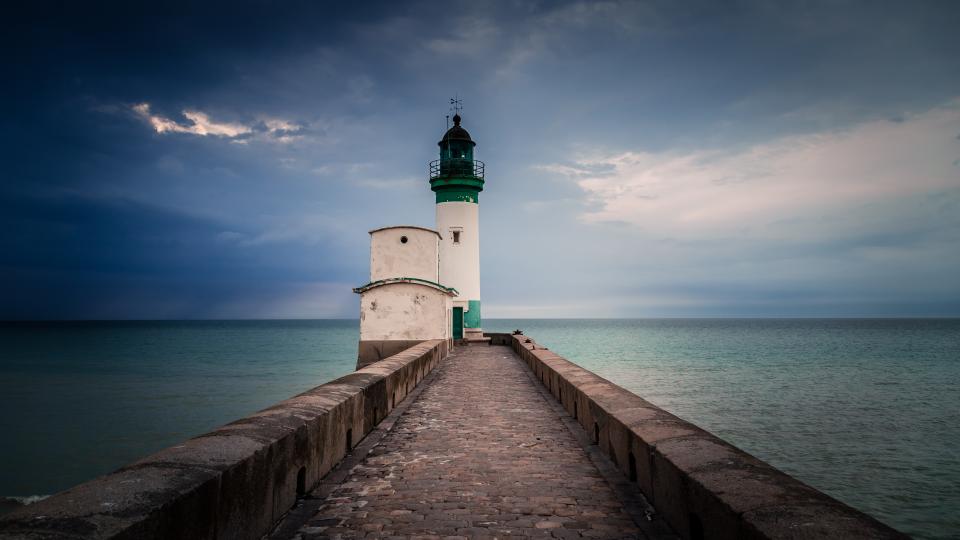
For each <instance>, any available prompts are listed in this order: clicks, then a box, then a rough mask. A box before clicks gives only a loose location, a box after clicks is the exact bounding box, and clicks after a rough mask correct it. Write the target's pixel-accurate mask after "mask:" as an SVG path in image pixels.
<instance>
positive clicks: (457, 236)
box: [453, 231, 460, 244]
mask: <svg viewBox="0 0 960 540" xmlns="http://www.w3.org/2000/svg"><path fill="white" fill-rule="evenodd" d="M453 243H454V244H459V243H460V231H453Z"/></svg>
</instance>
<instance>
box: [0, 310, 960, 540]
mask: <svg viewBox="0 0 960 540" xmlns="http://www.w3.org/2000/svg"><path fill="white" fill-rule="evenodd" d="M484 327H485V330H487V331H503V332H507V331H511V330H513V329H515V328H520V329H523V330H524V332H525V333H526V334H527V335H530V336H533V337H535V338H536V339H537V341H538V342H540V343H542V344H544V345H546V346H547V347H550V348H551V349H553V350H554V351H556V352H558V353H559V354H562V355H564V356H566V357H567V358H569V359H570V360H572V361H575V362H577V363H579V364H581V365H582V366H584V367H586V368H587V369H590V370H593V371H595V372H597V373H598V374H600V375H602V376H604V377H606V378H608V379H610V380H612V381H614V382H616V383H617V384H620V385H622V386H624V387H626V388H628V389H630V390H632V391H634V392H636V393H638V394H639V395H641V396H643V397H644V398H646V399H648V400H649V401H652V402H653V403H656V404H657V405H659V406H661V407H663V408H665V409H667V410H669V411H671V412H673V413H674V414H677V415H679V416H681V417H683V418H685V419H687V420H689V421H692V422H694V423H696V424H698V425H699V426H701V427H703V428H705V429H707V430H709V431H711V432H713V433H715V434H716V435H718V436H720V437H722V438H724V439H726V440H728V441H730V442H731V443H733V444H735V445H737V446H740V447H741V448H743V449H745V450H747V451H748V452H750V453H752V454H754V455H756V456H758V457H760V458H761V459H764V460H766V461H768V462H770V463H771V464H773V465H775V466H776V467H778V468H780V469H782V470H784V471H786V472H788V473H790V474H793V475H794V476H797V477H798V478H800V479H802V480H803V481H805V482H807V483H809V484H811V485H813V486H815V487H817V488H818V489H820V490H822V491H824V492H826V493H828V494H830V495H832V496H834V497H836V498H838V499H840V500H842V501H844V502H846V503H848V504H850V505H852V506H854V507H857V508H859V509H861V510H864V511H866V512H868V513H870V514H872V515H874V516H876V517H877V518H878V519H880V520H882V521H884V522H886V523H888V524H890V525H892V526H894V527H896V528H898V529H900V530H903V531H904V532H907V533H909V534H911V535H914V536H916V537H917V538H925V539H940V538H957V537H958V535H960V452H958V448H960V319H952V320H930V319H912V320H877V319H867V320H852V319H840V320H825V319H789V320H758V319H745V320H735V319H711V320H695V319H643V320H496V319H487V320H485V321H484ZM357 338H358V323H357V321H336V320H334V321H331V320H318V321H209V322H208V321H202V322H201V321H190V322H96V323H35V324H3V325H0V434H2V441H0V496H4V497H5V499H3V498H0V507H3V506H4V504H5V505H6V507H8V508H9V507H11V506H13V505H15V504H19V501H21V500H23V498H24V497H35V496H42V495H47V494H50V493H54V492H57V491H60V490H62V489H65V488H67V487H70V486H71V485H74V484H76V483H79V482H82V481H85V480H89V479H90V478H93V477H95V476H98V475H100V474H104V473H107V472H109V471H111V470H113V469H115V468H117V467H119V466H121V465H124V464H126V463H129V462H131V461H133V460H135V459H137V458H140V457H142V456H145V455H147V454H149V453H151V452H154V451H156V450H159V449H161V448H164V447H166V446H169V445H172V444H175V443H177V442H179V441H181V440H183V439H186V438H188V437H191V436H194V435H197V434H200V433H204V432H206V431H208V430H210V429H212V428H215V427H217V426H219V425H222V424H224V423H226V422H229V421H231V420H234V419H237V418H240V417H242V416H244V415H247V414H250V413H252V412H254V411H257V410H259V409H262V408H264V407H267V406H269V405H271V404H273V403H275V402H277V401H280V400H283V399H286V398H287V397H290V396H292V395H294V394H296V393H298V392H302V391H304V390H307V389H309V388H312V387H314V386H316V385H318V384H322V383H324V382H326V381H328V380H330V379H333V378H336V377H338V376H340V375H343V374H346V373H349V372H350V371H352V370H353V367H354V362H355V358H356V344H357ZM0 511H2V508H0Z"/></svg>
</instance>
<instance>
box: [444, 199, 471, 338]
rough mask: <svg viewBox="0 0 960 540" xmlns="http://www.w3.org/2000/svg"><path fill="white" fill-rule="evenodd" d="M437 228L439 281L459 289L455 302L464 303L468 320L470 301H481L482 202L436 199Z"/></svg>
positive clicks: (469, 330) (456, 303)
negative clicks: (438, 237) (442, 200)
mask: <svg viewBox="0 0 960 540" xmlns="http://www.w3.org/2000/svg"><path fill="white" fill-rule="evenodd" d="M437 231H438V232H439V233H440V236H441V239H440V283H442V284H444V285H445V286H447V287H453V288H454V289H456V290H457V292H458V293H459V295H458V296H457V297H456V298H455V299H454V305H455V306H457V307H463V309H464V312H465V313H464V318H465V320H469V317H468V316H467V315H466V312H468V310H469V309H470V305H469V303H470V301H474V302H475V305H479V303H480V205H479V204H477V203H475V202H460V201H450V202H441V203H437ZM456 233H459V234H456ZM465 331H467V332H477V331H480V329H479V328H466V329H465Z"/></svg>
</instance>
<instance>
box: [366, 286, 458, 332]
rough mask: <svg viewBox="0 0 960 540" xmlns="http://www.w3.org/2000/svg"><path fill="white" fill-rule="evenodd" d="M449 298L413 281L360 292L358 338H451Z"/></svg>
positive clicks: (436, 290)
mask: <svg viewBox="0 0 960 540" xmlns="http://www.w3.org/2000/svg"><path fill="white" fill-rule="evenodd" d="M452 300H453V299H452V297H451V296H450V295H448V294H446V293H444V292H443V291H440V290H438V289H435V288H433V287H430V286H428V285H420V284H416V283H388V284H386V285H382V286H379V287H375V288H373V289H370V290H368V291H366V292H364V293H362V294H361V295H360V340H361V341H368V340H394V339H404V340H408V339H409V340H425V339H449V338H450V337H451V327H452V322H451V320H450V319H451V317H452V314H451V309H452V305H453V303H452Z"/></svg>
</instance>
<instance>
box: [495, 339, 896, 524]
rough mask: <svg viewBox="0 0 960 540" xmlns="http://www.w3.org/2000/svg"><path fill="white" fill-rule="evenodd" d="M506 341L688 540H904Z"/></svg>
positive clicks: (692, 429)
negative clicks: (836, 539)
mask: <svg viewBox="0 0 960 540" xmlns="http://www.w3.org/2000/svg"><path fill="white" fill-rule="evenodd" d="M502 336H503V335H502V334H500V335H497V336H494V337H496V338H498V339H502ZM510 341H511V346H512V347H513V349H514V350H515V351H517V353H518V354H519V355H520V357H521V358H522V359H523V360H524V361H525V362H526V363H527V365H528V366H529V368H530V369H531V370H532V371H533V373H534V374H535V375H536V376H537V378H538V379H540V381H541V382H542V383H543V384H544V385H545V386H546V387H547V389H549V391H550V392H551V393H552V394H553V396H554V397H555V398H556V399H557V400H558V401H560V403H561V404H562V405H563V407H564V408H565V409H566V410H567V412H568V413H569V414H570V415H571V416H573V417H574V418H575V419H576V420H577V421H578V422H579V423H580V425H581V426H583V429H584V430H586V431H587V433H588V434H590V436H592V437H593V439H594V442H595V443H596V444H598V445H599V446H600V448H601V449H602V450H603V451H604V452H605V453H606V454H607V455H608V456H610V459H611V460H612V461H613V462H614V463H615V464H616V466H617V467H618V468H619V469H620V470H621V471H622V472H623V474H624V475H626V476H627V477H628V478H630V479H631V480H632V481H635V482H637V484H638V485H639V487H640V489H641V491H643V493H644V495H646V497H647V499H648V500H649V501H650V503H651V504H652V505H653V506H654V508H656V510H657V511H658V512H659V513H660V514H661V515H662V516H663V517H664V519H666V520H667V522H668V523H669V524H670V525H671V526H672V527H673V528H674V530H675V531H676V532H677V533H678V534H680V536H681V537H683V538H689V539H703V538H710V539H727V538H730V539H773V538H776V539H801V538H803V539H813V538H845V539H851V538H852V539H860V538H863V539H866V538H873V539H887V538H907V536H906V535H904V534H902V533H899V532H897V531H895V530H893V529H891V528H890V527H888V526H886V525H884V524H882V523H880V522H879V521H877V520H876V519H874V518H872V517H870V516H868V515H866V514H864V513H862V512H860V511H858V510H855V509H853V508H851V507H849V506H847V505H845V504H843V503H841V502H840V501H837V500H836V499H833V498H831V497H830V496H828V495H826V494H824V493H822V492H820V491H818V490H816V489H814V488H812V487H810V486H808V485H806V484H804V483H803V482H801V481H799V480H797V479H795V478H793V477H792V476H789V475H787V474H786V473H784V472H782V471H780V470H778V469H776V468H774V467H773V466H771V465H769V464H767V463H765V462H763V461H761V460H760V459H757V458H756V457H754V456H751V455H750V454H748V453H746V452H744V451H742V450H740V449H739V448H736V447H735V446H733V445H731V444H729V443H727V442H725V441H723V440H721V439H720V438H718V437H716V436H714V435H712V434H710V433H709V432H707V431H705V430H703V429H700V428H699V427H697V426H695V425H693V424H691V423H689V422H686V421H684V420H682V419H681V418H678V417H676V416H674V415H672V414H670V413H668V412H666V411H664V410H663V409H660V408H659V407H657V406H655V405H653V404H651V403H650V402H648V401H645V400H644V399H642V398H640V397H639V396H637V395H636V394H634V393H632V392H630V391H628V390H626V389H624V388H621V387H620V386H617V385H616V384H613V383H612V382H610V381H608V380H606V379H604V378H602V377H600V376H598V375H596V374H594V373H592V372H590V371H588V370H586V369H583V368H581V367H580V366H578V365H576V364H574V363H572V362H570V361H569V360H566V359H564V358H562V357H560V356H558V355H557V354H555V353H553V352H552V351H550V350H547V349H546V348H544V347H542V346H540V345H538V344H537V343H536V342H535V341H533V340H532V339H531V338H529V337H528V336H522V335H519V336H510Z"/></svg>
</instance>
